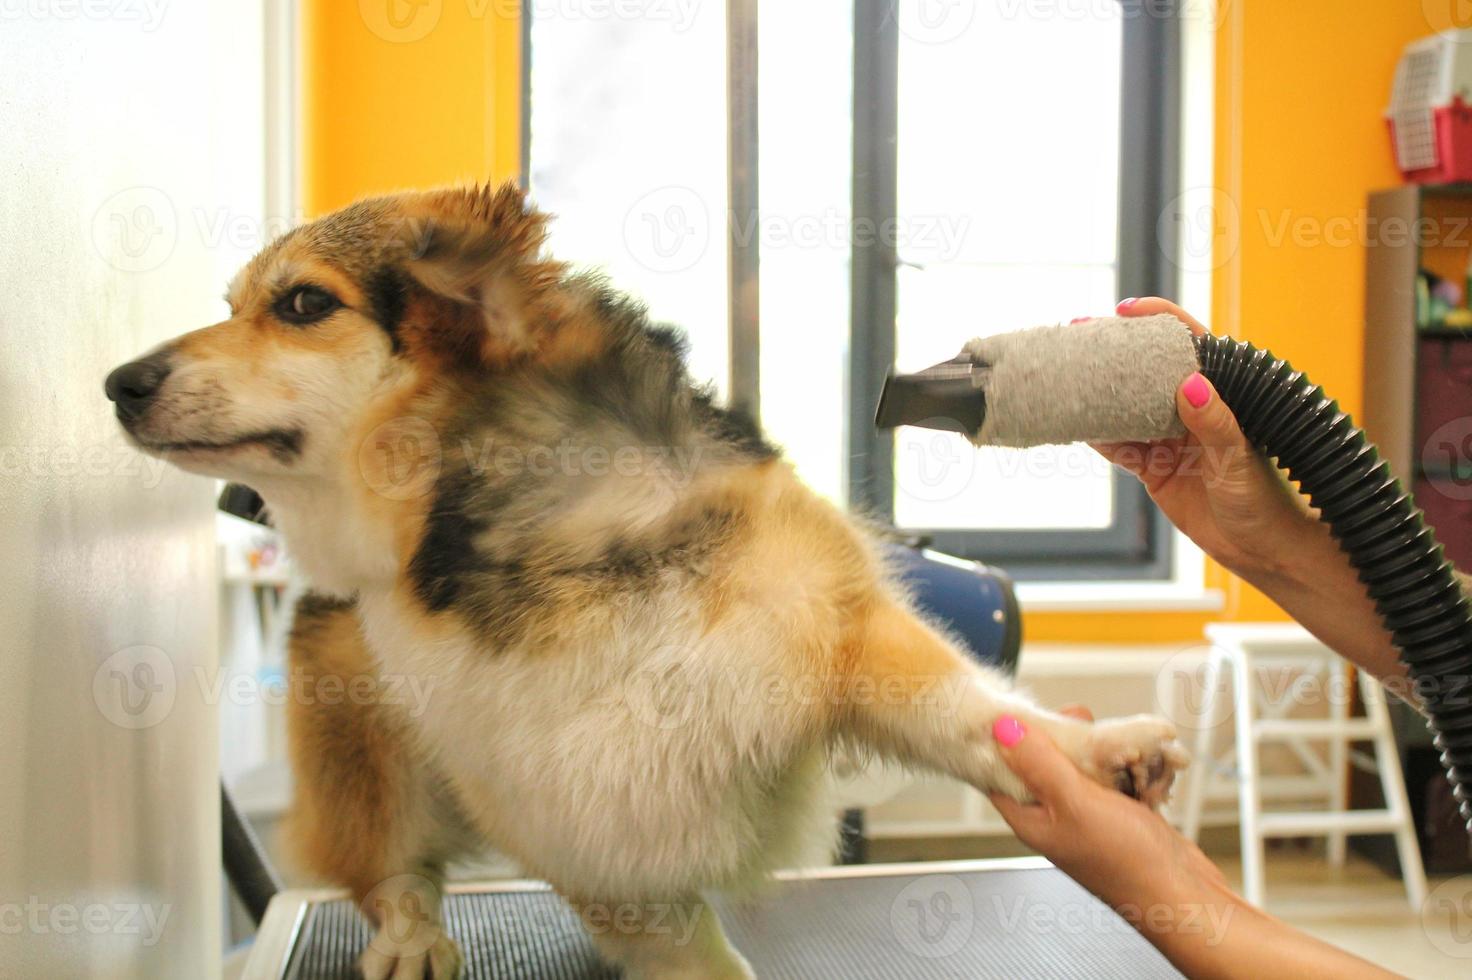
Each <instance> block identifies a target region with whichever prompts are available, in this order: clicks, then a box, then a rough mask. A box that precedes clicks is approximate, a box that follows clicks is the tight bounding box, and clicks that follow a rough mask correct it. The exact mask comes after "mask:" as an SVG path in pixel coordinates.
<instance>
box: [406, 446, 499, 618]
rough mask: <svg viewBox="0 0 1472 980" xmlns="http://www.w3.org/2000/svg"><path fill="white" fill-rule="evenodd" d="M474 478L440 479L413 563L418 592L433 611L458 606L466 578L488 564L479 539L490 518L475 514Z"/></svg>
mask: <svg viewBox="0 0 1472 980" xmlns="http://www.w3.org/2000/svg"><path fill="white" fill-rule="evenodd" d="M473 479H474V477H473V475H472V474H471V473H467V472H454V473H446V474H445V475H443V476H441V477H440V479H439V482H438V483H437V485H436V486H435V500H434V506H433V507H432V508H431V509H430V512H429V516H428V518H427V520H426V521H425V527H424V537H423V538H422V539H420V542H419V547H418V548H417V549H415V551H414V557H413V559H411V560H410V562H409V577H410V578H411V579H412V580H413V582H414V589H415V592H416V593H418V595H419V599H420V601H422V602H423V603H424V605H425V607H426V608H428V609H429V610H431V611H433V612H440V611H442V610H445V609H448V608H449V607H450V606H452V605H454V604H455V602H456V601H457V600H458V599H459V598H460V595H461V592H462V590H463V589H464V586H465V576H466V575H467V574H468V573H470V572H474V571H476V570H478V569H482V568H484V567H485V564H486V563H485V561H484V559H483V558H482V557H481V556H480V555H479V554H478V553H477V551H476V548H475V538H476V535H478V534H479V533H480V532H482V531H484V530H485V529H486V527H487V526H488V523H489V522H488V515H485V514H475V515H472V505H473V503H474V500H473V498H474V496H475V487H474V485H473V482H472V481H473Z"/></svg>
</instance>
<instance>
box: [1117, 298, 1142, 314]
mask: <svg viewBox="0 0 1472 980" xmlns="http://www.w3.org/2000/svg"><path fill="white" fill-rule="evenodd" d="M1139 301H1140V298H1139V297H1138V296H1131V297H1130V298H1129V299H1122V300H1120V301H1119V303H1118V305H1116V306H1115V307H1114V312H1116V313H1123V312H1125V311H1126V310H1128V309H1129V308H1130V307H1131V306H1134V305H1135V304H1136V303H1138V302H1139Z"/></svg>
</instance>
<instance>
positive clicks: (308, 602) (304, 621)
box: [291, 592, 358, 643]
mask: <svg viewBox="0 0 1472 980" xmlns="http://www.w3.org/2000/svg"><path fill="white" fill-rule="evenodd" d="M357 604H358V600H357V599H356V598H348V599H344V598H341V597H339V596H334V595H327V594H326V593H323V592H306V593H303V595H302V597H301V598H300V599H298V600H297V601H296V613H295V615H294V616H293V617H292V620H291V641H292V642H293V643H310V642H311V641H312V640H314V639H315V638H316V636H317V634H318V633H319V632H320V631H321V630H322V628H323V627H324V626H326V625H327V621H328V620H330V619H332V618H333V617H335V616H337V615H338V614H340V613H344V612H347V611H348V610H350V609H352V608H353V607H354V606H356V605H357Z"/></svg>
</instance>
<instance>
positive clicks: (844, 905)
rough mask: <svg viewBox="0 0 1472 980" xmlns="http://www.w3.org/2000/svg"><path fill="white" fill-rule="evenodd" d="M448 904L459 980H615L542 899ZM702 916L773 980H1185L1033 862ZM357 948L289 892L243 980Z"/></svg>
mask: <svg viewBox="0 0 1472 980" xmlns="http://www.w3.org/2000/svg"><path fill="white" fill-rule="evenodd" d="M448 891H449V894H448V895H447V896H446V902H445V921H446V924H447V926H448V929H449V932H450V935H452V936H453V937H454V938H455V939H456V940H457V941H458V942H459V943H460V947H461V949H462V950H463V951H464V953H465V958H466V969H465V976H466V977H468V978H474V980H492V978H494V980H502V978H508V980H509V978H515V980H542V978H548V980H551V978H557V980H583V978H589V980H595V978H596V980H604V978H610V980H611V978H615V977H617V976H618V975H619V974H618V973H617V972H616V971H613V970H610V969H608V968H607V967H605V966H603V965H602V964H601V963H599V961H598V958H597V955H596V954H595V953H594V951H593V945H592V943H591V942H590V941H589V939H588V938H587V936H586V935H585V934H584V933H583V931H582V928H581V926H579V924H578V922H577V920H576V919H575V918H574V916H573V914H572V912H571V911H570V910H569V909H568V908H567V907H566V906H565V905H563V904H562V902H561V900H560V899H558V898H557V896H556V895H554V894H553V893H552V892H551V891H550V890H548V888H547V886H546V885H543V884H541V883H539V882H529V881H512V882H496V883H492V884H483V885H476V884H463V885H452V886H450V888H449V890H448ZM711 905H712V907H713V909H714V910H715V911H716V912H718V913H719V915H720V916H721V921H722V923H723V924H724V926H725V929H726V933H727V935H728V936H729V937H730V939H731V941H732V943H733V944H734V945H735V946H736V947H737V948H738V949H740V950H741V952H742V954H744V955H745V956H746V958H747V959H748V960H750V961H751V964H752V966H753V967H754V968H755V970H756V972H757V975H758V976H760V977H763V978H769V980H831V978H834V977H845V978H847V977H875V978H884V980H900V978H905V980H912V978H914V980H921V978H926V980H928V978H992V977H994V978H998V980H1004V978H1005V980H1012V978H1014V977H1019V976H1033V977H1059V978H1070V977H1077V978H1079V980H1084V978H1088V980H1096V978H1106V980H1107V978H1119V980H1142V978H1143V980H1150V978H1156V977H1162V978H1163V977H1179V976H1180V974H1179V973H1178V972H1176V970H1175V969H1174V968H1173V967H1172V966H1171V965H1170V963H1169V962H1167V961H1166V960H1165V958H1164V957H1162V956H1161V955H1160V954H1159V953H1158V952H1156V951H1155V949H1154V947H1152V946H1151V945H1150V944H1149V943H1147V942H1145V940H1143V939H1141V938H1140V936H1139V935H1138V934H1137V933H1136V932H1135V931H1134V930H1133V929H1131V928H1130V926H1129V924H1128V923H1126V922H1125V921H1124V920H1123V919H1121V918H1120V917H1119V916H1118V915H1116V914H1115V913H1114V912H1113V911H1112V910H1111V909H1109V908H1108V907H1107V906H1105V905H1104V904H1103V903H1101V902H1099V901H1098V900H1097V899H1096V898H1094V897H1093V896H1092V895H1090V894H1089V893H1088V892H1086V891H1084V890H1083V889H1082V888H1080V887H1079V886H1078V885H1076V884H1074V883H1073V882H1072V881H1071V880H1070V879H1069V878H1068V877H1067V876H1065V875H1064V874H1063V873H1062V872H1061V871H1058V870H1056V869H1055V868H1053V867H1052V865H1050V864H1048V863H1047V862H1046V861H1044V860H1042V859H1040V858H1018V859H1008V860H992V861H951V862H934V863H928V864H892V865H865V866H844V867H835V868H826V869H822V870H820V871H816V872H811V873H804V874H786V875H782V876H779V879H778V881H777V883H776V884H775V885H774V886H773V887H772V890H771V891H770V892H769V893H768V894H766V895H764V896H762V897H761V898H758V899H755V900H751V901H747V902H732V901H724V900H719V899H713V900H712V902H711ZM368 939H369V936H368V930H367V927H366V926H365V925H364V924H363V921H362V919H361V917H360V916H359V915H358V912H357V909H355V908H354V907H353V904H352V902H351V901H350V900H348V899H347V898H346V897H345V896H344V893H342V892H340V891H335V890H334V891H284V892H281V893H279V894H278V895H276V897H275V898H274V899H272V901H271V904H270V907H269V909H268V911H267V913H266V918H265V920H264V922H262V924H261V929H260V932H259V933H258V935H257V937H256V941H255V946H254V949H253V951H252V953H251V956H250V960H249V963H248V964H247V966H246V969H245V973H244V978H245V980H281V978H290V980H339V978H341V980H350V978H354V977H356V976H357V972H356V970H355V969H354V966H353V962H354V960H355V959H356V957H357V955H358V953H359V952H360V951H361V950H362V948H363V947H364V946H365V945H366V944H367V942H368Z"/></svg>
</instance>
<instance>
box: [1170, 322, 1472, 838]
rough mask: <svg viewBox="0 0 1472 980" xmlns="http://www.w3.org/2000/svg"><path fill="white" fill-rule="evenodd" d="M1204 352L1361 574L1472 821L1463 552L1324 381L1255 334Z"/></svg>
mask: <svg viewBox="0 0 1472 980" xmlns="http://www.w3.org/2000/svg"><path fill="white" fill-rule="evenodd" d="M1196 352H1197V356H1198V357H1199V358H1200V361H1201V373H1202V374H1204V375H1205V376H1206V377H1207V378H1208V379H1209V380H1210V381H1211V383H1212V384H1213V385H1214V386H1215V387H1216V390H1217V392H1218V393H1219V394H1220V395H1221V398H1222V401H1223V402H1225V403H1226V405H1227V406H1228V407H1229V408H1231V409H1232V412H1233V413H1234V414H1235V415H1236V416H1237V422H1238V424H1239V425H1240V426H1241V427H1242V431H1243V432H1244V433H1245V434H1246V436H1247V438H1248V439H1249V440H1250V441H1251V442H1252V443H1253V444H1254V445H1256V446H1257V448H1258V449H1260V450H1261V451H1262V452H1263V453H1265V454H1266V455H1268V456H1269V457H1272V458H1275V459H1276V460H1277V461H1278V465H1279V466H1281V467H1282V468H1283V469H1285V470H1287V471H1288V476H1289V478H1290V479H1292V480H1293V481H1294V482H1296V483H1297V484H1298V485H1299V487H1300V488H1301V489H1302V491H1303V492H1304V493H1305V494H1307V495H1308V498H1309V502H1310V503H1311V504H1313V506H1314V507H1315V508H1317V509H1318V510H1319V512H1320V514H1322V515H1323V519H1324V521H1325V522H1327V523H1328V525H1329V528H1330V530H1331V532H1332V534H1333V535H1334V538H1335V539H1336V540H1337V541H1338V542H1339V546H1340V547H1341V548H1342V549H1343V550H1344V552H1345V554H1346V555H1348V556H1349V560H1350V562H1351V563H1352V564H1353V565H1354V568H1355V570H1356V572H1358V573H1359V578H1360V581H1361V582H1363V583H1364V585H1365V588H1366V589H1367V590H1368V592H1369V595H1370V598H1371V599H1373V600H1374V601H1375V608H1376V610H1377V611H1378V612H1379V613H1380V617H1381V619H1382V620H1383V621H1384V623H1385V626H1386V629H1388V630H1389V631H1390V634H1391V636H1392V638H1393V640H1394V642H1395V645H1396V647H1397V648H1398V649H1399V650H1400V655H1401V660H1402V661H1403V662H1404V663H1405V664H1406V666H1407V667H1408V668H1409V669H1410V673H1411V677H1412V681H1413V690H1414V691H1415V692H1416V693H1417V694H1418V695H1419V697H1420V699H1421V702H1422V705H1423V706H1424V708H1425V711H1426V713H1427V715H1428V717H1429V725H1430V728H1431V731H1432V733H1433V734H1434V736H1435V740H1436V747H1437V748H1438V749H1440V750H1441V763H1442V765H1443V766H1444V767H1445V768H1446V772H1447V778H1449V779H1450V780H1451V783H1452V791H1453V793H1454V794H1455V795H1456V798H1457V801H1458V804H1459V808H1460V810H1461V814H1462V819H1463V820H1465V821H1467V826H1468V830H1469V831H1472V699H1469V690H1468V678H1469V674H1472V606H1469V603H1468V600H1467V597H1466V595H1465V594H1464V593H1463V591H1462V588H1461V584H1460V583H1459V582H1458V580H1457V577H1456V575H1455V573H1454V570H1453V567H1452V564H1451V562H1449V561H1447V560H1446V558H1445V556H1443V554H1442V549H1441V545H1440V544H1438V543H1437V541H1436V537H1435V535H1434V534H1433V533H1432V531H1431V529H1430V528H1429V527H1427V526H1426V523H1425V521H1424V520H1423V518H1422V515H1421V511H1420V510H1419V509H1418V508H1417V507H1416V505H1415V503H1414V502H1412V500H1411V496H1410V494H1408V493H1406V491H1405V490H1404V488H1402V486H1401V484H1400V481H1399V480H1397V479H1396V478H1395V477H1394V476H1393V475H1391V472H1390V466H1389V464H1387V463H1386V462H1385V461H1384V460H1383V459H1381V458H1380V454H1379V452H1377V451H1376V449H1375V446H1374V445H1373V444H1372V443H1371V442H1370V441H1369V440H1368V439H1366V438H1365V433H1364V430H1362V429H1360V428H1359V427H1358V426H1356V425H1355V424H1354V420H1353V419H1352V418H1350V417H1349V415H1348V414H1346V413H1345V412H1343V411H1341V410H1340V408H1339V404H1338V403H1337V402H1335V401H1334V400H1332V399H1330V398H1329V397H1328V396H1327V395H1325V394H1324V390H1323V389H1322V388H1320V387H1318V386H1317V385H1315V384H1313V383H1312V382H1311V381H1309V379H1308V378H1306V377H1305V376H1304V375H1303V373H1302V372H1301V371H1295V370H1294V369H1293V366H1292V365H1291V364H1289V363H1288V362H1287V361H1284V360H1282V359H1281V358H1276V357H1274V356H1273V355H1272V354H1271V353H1270V352H1268V351H1265V350H1259V349H1258V348H1256V347H1254V346H1253V345H1251V344H1249V343H1246V342H1244V341H1240V340H1233V339H1232V338H1230V337H1212V336H1209V335H1208V336H1201V337H1197V338H1196Z"/></svg>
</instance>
